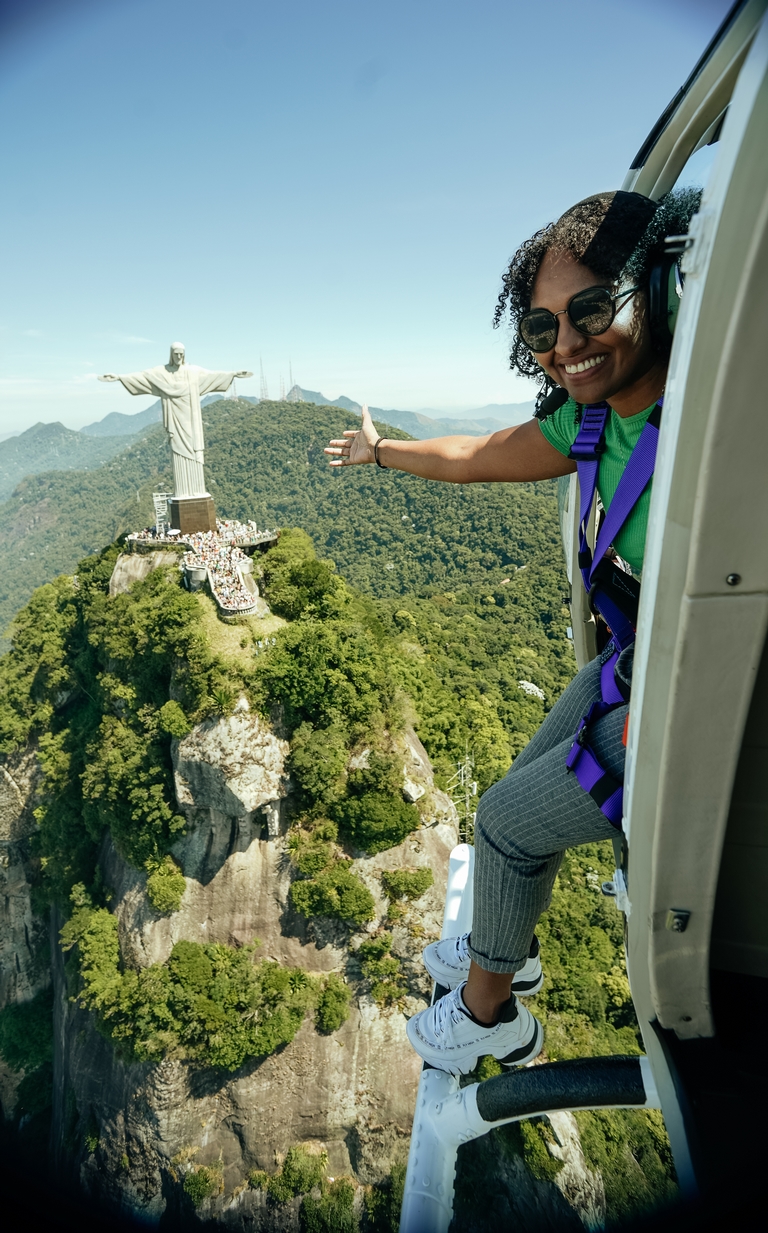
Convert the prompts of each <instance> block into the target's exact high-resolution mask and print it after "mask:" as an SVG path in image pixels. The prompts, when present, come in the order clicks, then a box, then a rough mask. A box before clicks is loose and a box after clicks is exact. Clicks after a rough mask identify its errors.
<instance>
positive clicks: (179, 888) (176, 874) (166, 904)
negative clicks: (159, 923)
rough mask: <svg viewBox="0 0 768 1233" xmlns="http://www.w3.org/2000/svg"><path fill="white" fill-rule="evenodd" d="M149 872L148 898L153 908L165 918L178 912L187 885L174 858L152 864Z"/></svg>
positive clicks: (170, 857)
mask: <svg viewBox="0 0 768 1233" xmlns="http://www.w3.org/2000/svg"><path fill="white" fill-rule="evenodd" d="M148 872H149V876H148V878H147V896H148V897H149V901H150V903H151V904H152V907H153V908H155V910H156V911H157V912H162V913H163V915H164V916H168V915H170V913H171V912H178V910H179V908H180V907H181V901H182V899H183V897H184V891H185V890H186V887H187V883H186V881H185V879H184V874H183V873H182V872H181V870H180V869H179V866H178V865H177V864H176V862H175V860H174V859H173V857H172V856H164V857H163V859H162V860H161V861H158V862H156V863H152V862H150V864H149V866H148Z"/></svg>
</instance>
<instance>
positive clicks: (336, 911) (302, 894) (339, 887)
mask: <svg viewBox="0 0 768 1233" xmlns="http://www.w3.org/2000/svg"><path fill="white" fill-rule="evenodd" d="M337 837H338V830H337V827H336V825H335V823H333V822H328V821H326V820H325V819H320V820H319V821H317V822H311V823H310V825H309V827H295V828H294V829H293V831H292V832H291V835H290V837H289V839H288V850H289V852H290V854H291V860H292V861H293V863H294V864H295V865H296V867H297V869H298V870H299V872H300V873H301V874H303V875H304V876H303V878H301V879H300V880H298V881H296V882H294V883H293V885H292V886H291V902H292V904H293V906H294V907H295V909H296V911H297V912H301V914H302V916H332V917H334V918H335V919H336V920H342V921H345V922H346V923H347V924H350V925H364V924H366V923H367V922H368V921H369V920H373V918H374V916H375V907H376V905H375V903H374V900H373V895H372V894H371V892H370V891H369V890H368V888H367V886H365V884H364V883H363V882H362V881H361V880H360V878H358V877H357V875H356V874H354V873H353V872H352V864H351V861H349V860H346V859H345V858H344V857H343V856H342V855H341V853H340V852H339V851H338V849H337V848H336V846H335V841H336V839H337Z"/></svg>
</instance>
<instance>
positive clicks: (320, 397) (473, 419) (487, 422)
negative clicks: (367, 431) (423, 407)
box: [287, 385, 535, 441]
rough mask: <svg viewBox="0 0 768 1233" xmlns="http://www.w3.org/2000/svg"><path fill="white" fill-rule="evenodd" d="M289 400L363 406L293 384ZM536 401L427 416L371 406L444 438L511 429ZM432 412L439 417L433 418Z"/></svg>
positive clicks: (380, 414)
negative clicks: (460, 434) (331, 397)
mask: <svg viewBox="0 0 768 1233" xmlns="http://www.w3.org/2000/svg"><path fill="white" fill-rule="evenodd" d="M287 401H288V402H314V403H316V404H317V405H318V406H319V407H342V408H343V409H344V410H345V411H352V412H354V414H355V415H359V414H360V412H361V410H362V406H361V404H360V403H359V402H354V401H353V400H352V399H351V398H345V397H344V395H342V396H341V397H340V398H334V399H330V398H326V397H325V395H324V394H321V393H320V392H319V391H318V390H305V389H303V388H302V387H301V386H300V385H294V386H293V388H292V389H291V390H290V392H289V394H288V399H287ZM534 407H535V403H534V402H533V400H531V402H510V403H489V404H488V405H487V406H485V407H477V408H476V409H473V410H471V411H460V412H457V413H456V414H455V415H452V414H451V415H446V413H445V412H444V411H443V412H440V411H435V412H434V413H433V414H430V415H427V414H426V412H424V411H396V410H393V409H391V408H384V407H369V408H368V410H369V411H370V413H371V415H372V416H373V418H374V419H375V420H384V422H385V423H387V424H391V425H392V427H393V428H402V430H403V432H407V433H409V434H410V436H412V437H416V438H417V440H419V441H426V440H427V439H428V438H431V437H444V436H448V435H450V434H451V433H466V434H467V435H469V436H473V437H481V436H483V435H484V434H485V433H487V432H496V431H497V429H499V428H509V427H510V426H511V425H513V424H522V423H524V422H525V420H528V419H530V418H531V416H532V415H533V411H534ZM433 415H434V416H435V417H438V418H433Z"/></svg>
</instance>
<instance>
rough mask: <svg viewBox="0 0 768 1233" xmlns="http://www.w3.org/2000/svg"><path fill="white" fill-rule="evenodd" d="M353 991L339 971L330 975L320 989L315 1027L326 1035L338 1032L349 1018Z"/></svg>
mask: <svg viewBox="0 0 768 1233" xmlns="http://www.w3.org/2000/svg"><path fill="white" fill-rule="evenodd" d="M351 1000H352V992H351V990H350V989H349V988H348V986H347V985H345V984H344V981H343V980H342V979H341V977H340V976H339V975H338V973H337V972H331V974H330V976H329V977H328V979H327V980H326V982H325V984H324V985H323V988H322V990H321V991H320V996H319V998H318V999H317V1007H316V1009H315V1027H316V1028H317V1030H318V1032H322V1033H323V1035H324V1036H329V1035H330V1034H331V1032H336V1031H337V1030H338V1029H339V1028H340V1027H341V1025H342V1023H346V1021H347V1019H348V1018H349V1003H350V1001H351Z"/></svg>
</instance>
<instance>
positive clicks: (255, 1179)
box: [248, 1144, 328, 1203]
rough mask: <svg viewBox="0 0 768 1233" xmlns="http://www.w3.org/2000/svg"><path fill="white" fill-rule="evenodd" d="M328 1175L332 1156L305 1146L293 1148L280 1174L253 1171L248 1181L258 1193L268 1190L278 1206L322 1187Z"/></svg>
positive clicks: (300, 1145)
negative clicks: (329, 1160) (329, 1156)
mask: <svg viewBox="0 0 768 1233" xmlns="http://www.w3.org/2000/svg"><path fill="white" fill-rule="evenodd" d="M327 1171H328V1153H327V1152H314V1151H310V1150H309V1149H308V1148H307V1147H305V1146H304V1145H303V1144H299V1145H298V1146H297V1147H289V1148H288V1151H287V1152H286V1154H285V1160H284V1161H283V1164H282V1167H281V1168H280V1169H278V1171H277V1173H265V1172H264V1171H263V1170H262V1169H253V1170H252V1171H251V1172H250V1173H249V1175H248V1181H249V1182H250V1185H251V1186H252V1187H253V1189H254V1190H266V1192H267V1194H268V1195H269V1197H270V1198H271V1199H272V1200H273V1202H275V1203H288V1202H289V1201H290V1200H291V1199H293V1198H295V1197H296V1195H300V1194H307V1193H308V1192H309V1191H310V1190H314V1189H315V1187H320V1186H321V1185H322V1183H323V1182H324V1180H325V1175H326V1173H327Z"/></svg>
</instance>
